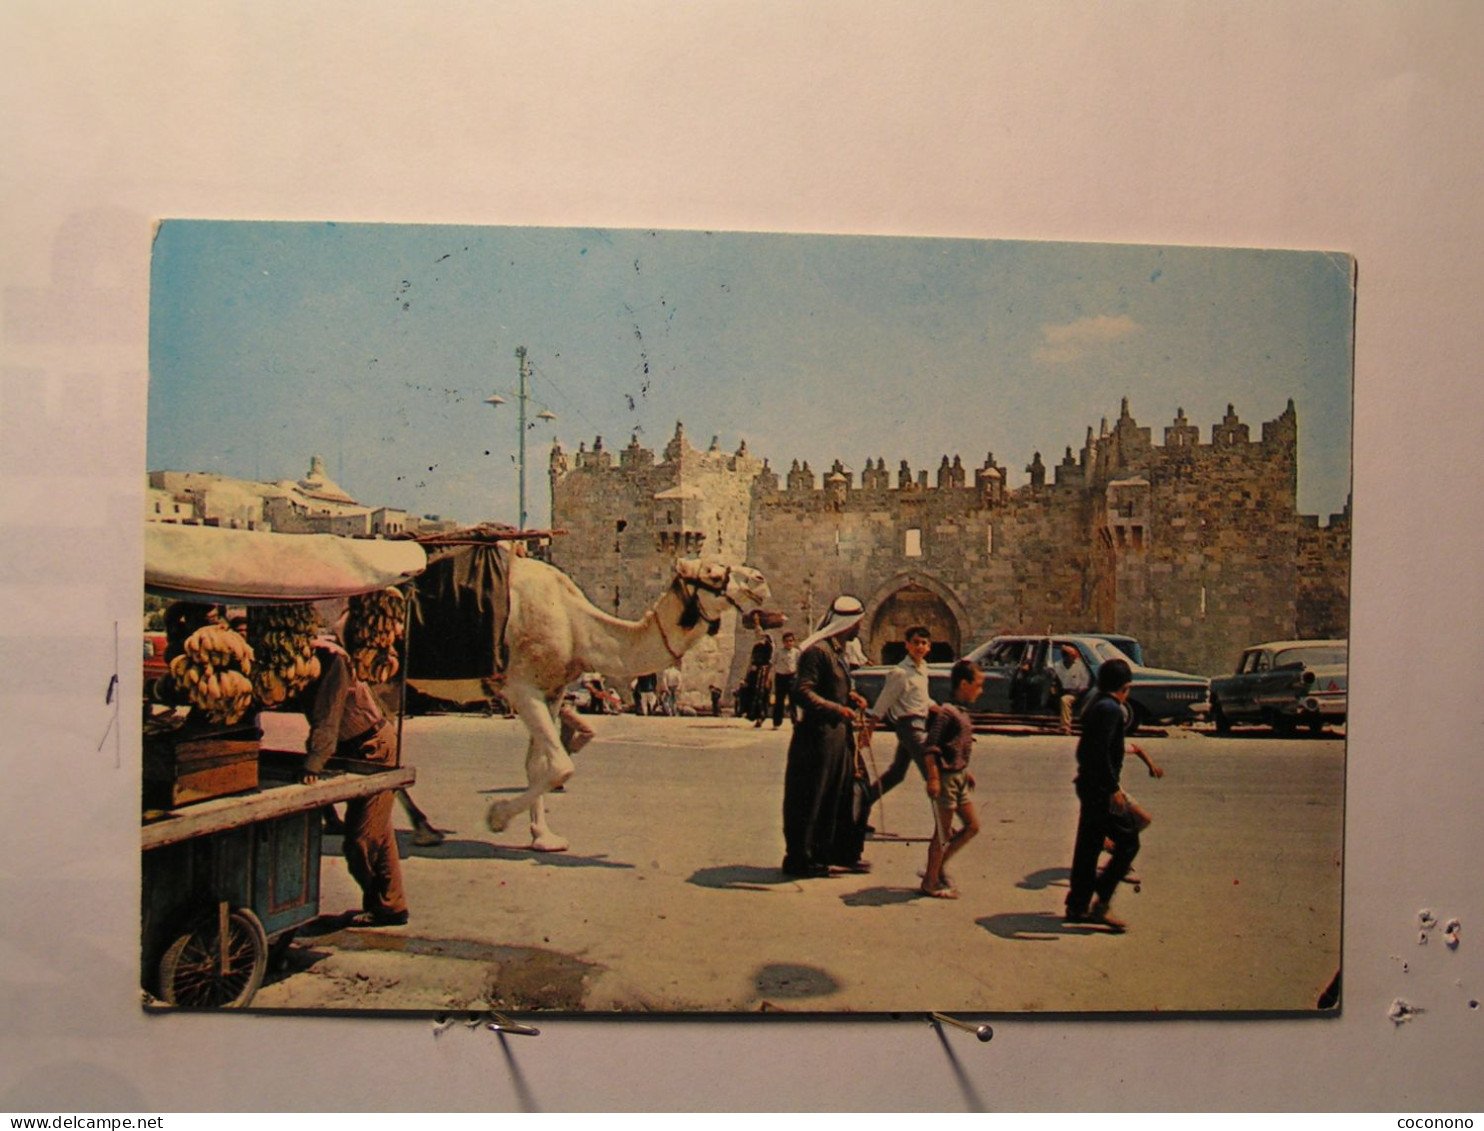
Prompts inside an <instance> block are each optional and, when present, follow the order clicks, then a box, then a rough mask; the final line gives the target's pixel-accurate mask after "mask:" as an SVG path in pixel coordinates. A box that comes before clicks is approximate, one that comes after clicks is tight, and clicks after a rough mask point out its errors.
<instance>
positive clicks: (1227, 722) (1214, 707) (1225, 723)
mask: <svg viewBox="0 0 1484 1131" xmlns="http://www.w3.org/2000/svg"><path fill="white" fill-rule="evenodd" d="M1211 721H1212V722H1214V723H1215V724H1216V729H1217V731H1218V732H1220V733H1221V734H1230V733H1231V729H1232V721H1231V719H1229V718H1227V715H1226V712H1225V711H1223V710H1222V709H1221V700H1219V699H1212V700H1211Z"/></svg>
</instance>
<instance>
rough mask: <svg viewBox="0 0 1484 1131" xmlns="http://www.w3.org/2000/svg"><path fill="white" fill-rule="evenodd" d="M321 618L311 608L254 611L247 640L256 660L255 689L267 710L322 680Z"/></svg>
mask: <svg viewBox="0 0 1484 1131" xmlns="http://www.w3.org/2000/svg"><path fill="white" fill-rule="evenodd" d="M318 633H319V618H318V617H316V616H315V613H314V606H313V605H308V604H295V605H269V606H267V607H264V608H255V609H253V610H251V612H250V613H249V615H248V621H247V639H248V643H249V644H251V645H252V650H253V656H254V659H255V663H254V667H253V677H252V687H253V692H254V694H256V696H257V699H258V702H259V703H261V704H262V705H263V706H264V707H269V708H272V707H277V706H279V705H280V704H281V703H283V702H284V700H286V699H289V698H290V697H292V696H294V695H297V694H299V692H301V691H303V690H304V689H305V688H306V687H308V686H309V685H310V683H312V682H313V681H314V680H316V679H318V678H319V659H318V658H317V657H316V656H315V654H314V638H315V636H316V635H317V634H318Z"/></svg>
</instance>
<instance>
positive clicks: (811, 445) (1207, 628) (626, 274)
mask: <svg viewBox="0 0 1484 1131" xmlns="http://www.w3.org/2000/svg"><path fill="white" fill-rule="evenodd" d="M1354 308H1355V266H1354V262H1353V260H1352V259H1351V258H1350V256H1348V255H1346V254H1343V253H1339V252H1328V251H1308V250H1263V249H1243V248H1191V247H1156V246H1128V245H1114V244H1068V243H1051V242H1023V241H1021V242H1016V241H999V240H984V239H950V238H917V237H913V238H906V237H888V236H855V235H824V234H783V233H776V234H775V233H737V232H690V231H663V230H660V231H652V230H647V231H641V230H617V231H615V230H598V229H575V228H574V229H555V228H499V227H469V226H434V225H394V224H362V223H355V224H346V223H330V222H325V223H307V222H295V223H290V222H257V221H226V220H223V221H210V220H163V221H161V222H160V223H159V224H158V226H157V230H156V234H155V240H154V247H153V254H152V261H151V290H150V351H149V353H150V373H149V404H148V433H147V452H146V468H145V472H146V477H147V489H146V492H145V498H146V501H145V515H144V518H145V561H144V577H143V585H142V589H143V609H142V611H143V649H144V704H143V724H142V726H143V731H142V738H143V774H142V778H143V780H142V782H141V813H142V824H141V838H142V839H141V853H142V893H141V907H140V923H141V927H140V939H141V945H140V980H141V987H142V989H143V991H144V994H145V999H146V1002H147V1004H148V1005H149V1007H150V1008H159V1009H171V1008H184V1009H222V1008H250V1009H254V1010H297V1011H305V1010H310V1011H325V1012H340V1011H364V1010H377V1011H388V1010H392V1011H413V1012H421V1013H426V1014H431V1015H434V1016H440V1015H452V1014H455V1013H458V1012H461V1011H489V1010H494V1011H500V1012H503V1013H511V1014H527V1013H540V1012H550V1011H556V1012H563V1013H593V1014H613V1013H653V1012H658V1013H686V1014H697V1013H759V1012H763V1013H767V1012H779V1013H806V1014H831V1013H892V1012H906V1011H931V1010H938V1011H944V1012H948V1013H957V1014H994V1013H1023V1012H1030V1013H1084V1012H1094V1013H1155V1012H1159V1013H1201V1014H1211V1013H1228V1014H1241V1013H1256V1012H1262V1013H1292V1014H1295V1015H1312V1014H1314V1013H1316V1012H1324V1011H1333V1010H1337V1009H1338V1008H1339V1007H1340V1003H1341V1000H1342V994H1341V971H1340V956H1341V917H1340V910H1341V897H1342V890H1343V879H1344V859H1343V831H1344V797H1345V750H1346V739H1345V736H1346V719H1347V674H1346V673H1347V636H1348V630H1349V621H1350V545H1351V498H1350V479H1351V462H1350V461H1351V451H1350V447H1351V396H1352V368H1353V367H1352V351H1353V340H1354Z"/></svg>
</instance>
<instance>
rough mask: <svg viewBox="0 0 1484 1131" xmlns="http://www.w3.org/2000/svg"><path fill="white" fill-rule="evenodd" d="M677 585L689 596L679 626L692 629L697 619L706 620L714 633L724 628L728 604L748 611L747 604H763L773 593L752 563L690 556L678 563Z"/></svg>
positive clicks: (676, 566) (739, 609) (741, 610)
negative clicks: (700, 559)
mask: <svg viewBox="0 0 1484 1131" xmlns="http://www.w3.org/2000/svg"><path fill="white" fill-rule="evenodd" d="M675 584H676V587H677V588H678V589H679V590H680V591H681V593H682V596H684V597H685V598H686V610H685V616H684V617H683V618H682V619H681V622H680V626H681V627H682V628H692V627H694V626H695V624H696V622H697V621H698V620H704V621H705V622H706V626H707V629H708V630H709V631H710V633H711V634H712V635H713V636H714V635H716V633H717V631H718V630H719V629H720V628H721V617H722V614H723V613H725V612H726V611H727V607H728V606H730V607H731V608H734V609H736V610H737V611H738V612H745V611H746V610H747V608H748V606H752V605H761V604H762V603H763V602H764V601H766V600H767V599H768V597H769V596H770V595H771V593H772V590H770V589H769V588H768V582H767V579H766V578H764V577H763V575H762V574H761V573H760V572H758V571H757V570H755V569H753V568H751V567H750V566H745V565H726V564H724V563H721V562H700V561H696V560H695V559H691V558H687V559H682V560H681V561H679V562H676V563H675Z"/></svg>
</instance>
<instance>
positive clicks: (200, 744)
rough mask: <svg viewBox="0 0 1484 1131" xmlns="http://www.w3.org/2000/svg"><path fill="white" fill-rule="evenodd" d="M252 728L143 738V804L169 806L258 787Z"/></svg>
mask: <svg viewBox="0 0 1484 1131" xmlns="http://www.w3.org/2000/svg"><path fill="white" fill-rule="evenodd" d="M258 747H259V738H258V733H257V731H256V729H253V730H249V731H242V730H238V731H234V732H232V733H230V734H223V735H184V734H174V735H160V736H149V735H146V736H145V740H144V806H145V808H146V809H175V808H177V807H179V806H181V805H191V804H193V803H195V802H197V801H209V800H211V799H212V798H214V797H224V796H226V795H227V794H230V793H242V792H244V791H245V790H249V789H256V788H257V786H258Z"/></svg>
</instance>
